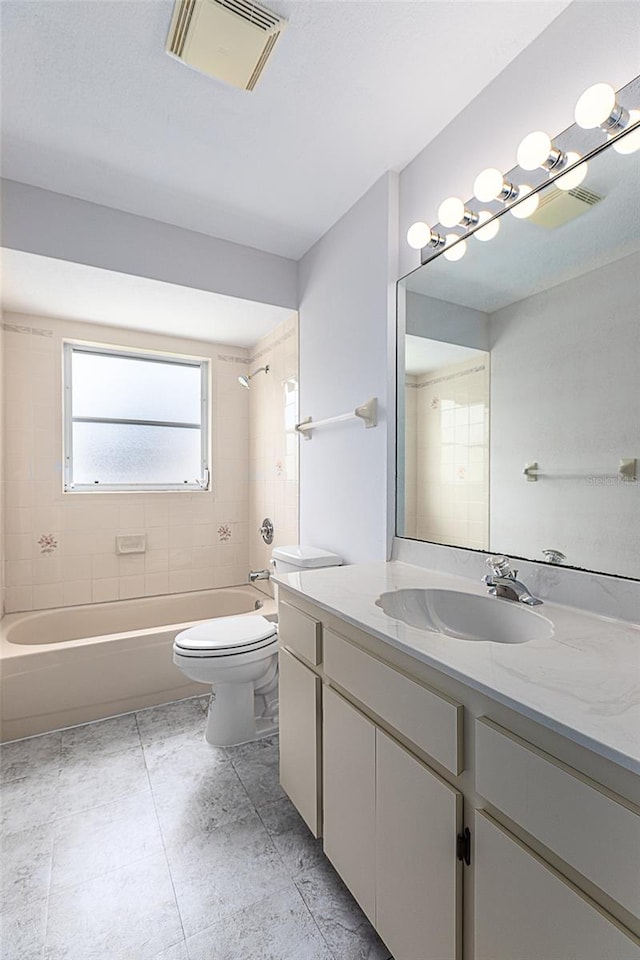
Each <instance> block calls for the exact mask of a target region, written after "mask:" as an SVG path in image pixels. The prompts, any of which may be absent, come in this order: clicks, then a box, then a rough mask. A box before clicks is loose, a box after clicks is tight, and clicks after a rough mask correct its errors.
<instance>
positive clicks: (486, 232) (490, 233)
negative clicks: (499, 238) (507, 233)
mask: <svg viewBox="0 0 640 960" xmlns="http://www.w3.org/2000/svg"><path fill="white" fill-rule="evenodd" d="M492 216H493V214H492V213H491V211H490V210H481V211H480V213H479V214H478V223H486V221H487V220H490V219H491V217H492ZM499 229H500V221H499V220H498V219H497V218H496V219H495V220H492V221H491V223H488V224H487V226H486V227H480V229H479V230H476V232H475V233H474V237H475V238H476V240H482V241H486V240H493V238H494V237H495V236H496V235H497V233H498V231H499Z"/></svg>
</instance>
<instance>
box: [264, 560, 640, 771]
mask: <svg viewBox="0 0 640 960" xmlns="http://www.w3.org/2000/svg"><path fill="white" fill-rule="evenodd" d="M274 580H275V582H276V583H280V584H282V585H283V586H284V587H286V588H287V589H288V590H290V591H292V592H293V593H295V594H298V595H299V596H301V597H304V598H305V599H307V600H309V601H311V602H312V603H315V604H317V605H318V606H319V607H321V608H322V609H324V610H327V611H328V612H330V613H333V614H335V615H336V616H338V617H341V618H342V619H344V620H346V621H348V622H349V623H351V624H353V625H354V626H356V627H359V628H361V629H362V630H365V631H366V632H368V633H371V634H373V635H374V636H376V637H378V638H379V639H381V640H383V641H385V642H387V643H390V644H392V645H393V646H394V647H397V648H398V649H399V650H402V651H403V652H405V653H408V654H410V655H411V656H413V657H416V659H418V660H421V661H422V662H424V663H426V664H428V665H429V666H431V667H433V668H435V669H436V670H439V671H441V672H442V673H444V674H446V675H448V676H450V677H453V678H455V679H456V680H460V681H462V682H463V683H465V684H466V685H467V686H469V687H473V688H474V689H476V690H479V691H481V692H482V693H484V694H487V695H488V696H490V697H492V698H493V699H494V700H496V701H498V702H500V703H503V704H505V705H506V706H508V707H511V708H512V709H514V710H516V711H517V712H519V713H521V714H523V715H524V716H527V717H530V718H531V719H533V720H536V721H538V722H539V723H542V724H544V725H545V726H547V727H549V728H550V729H552V730H555V731H556V732H558V733H560V734H562V735H563V736H566V737H568V738H570V739H571V740H574V741H575V742H576V743H579V744H582V745H583V746H585V747H587V748H588V749H590V750H593V751H594V752H595V753H597V754H600V755H601V756H603V757H606V758H607V759H609V760H613V761H614V762H615V763H618V764H620V765H621V766H623V767H626V768H627V769H629V770H631V771H633V772H635V773H640V626H636V625H634V624H630V623H627V622H624V621H620V620H612V619H608V618H606V617H601V616H598V615H597V614H593V613H587V612H584V611H581V610H577V609H575V608H573V607H567V606H561V605H560V604H555V603H550V602H549V603H548V602H545V603H544V605H543V606H541V607H537V608H536V612H539V613H541V614H542V615H543V616H545V617H547V618H548V619H549V620H551V621H552V623H553V626H554V636H553V637H552V638H551V639H546V640H531V641H529V642H527V643H491V642H486V641H480V642H472V641H466V640H458V639H455V638H450V637H446V636H444V635H443V634H439V633H431V632H428V631H426V630H420V629H417V628H415V627H410V626H408V625H407V624H405V623H403V622H401V621H399V620H395V619H392V618H391V617H389V616H387V615H386V614H385V613H383V611H382V610H381V609H380V608H379V607H377V606H376V603H375V601H376V600H377V599H378V597H379V596H380V595H381V594H382V593H385V592H386V591H389V590H398V589H403V588H427V587H431V588H440V589H445V590H461V591H463V592H465V593H473V594H478V595H486V588H485V587H484V586H483V585H482V584H479V583H478V584H477V583H474V582H473V581H472V580H468V579H465V578H463V577H457V576H452V575H450V574H444V573H438V572H437V571H434V570H426V569H424V568H423V567H417V566H412V565H410V564H407V563H401V562H398V561H391V562H389V563H382V562H378V563H367V564H354V565H353V566H344V567H333V568H330V569H324V570H311V571H309V572H304V573H290V574H282V575H278V576H275V577H274ZM495 602H496V603H510V602H511V601H509V600H502V599H496V600H495ZM523 613H524V611H523Z"/></svg>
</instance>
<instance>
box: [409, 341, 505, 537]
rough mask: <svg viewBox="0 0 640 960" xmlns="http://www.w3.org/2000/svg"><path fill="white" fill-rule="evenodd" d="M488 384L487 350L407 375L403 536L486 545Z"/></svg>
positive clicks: (487, 520) (487, 531)
mask: <svg viewBox="0 0 640 960" xmlns="http://www.w3.org/2000/svg"><path fill="white" fill-rule="evenodd" d="M489 389H490V382H489V355H488V354H487V358H486V361H479V360H477V359H474V360H473V361H470V362H466V363H462V364H455V365H452V366H449V367H443V368H441V369H439V370H438V371H437V372H435V373H428V374H420V375H418V376H415V377H408V378H407V390H406V393H407V398H406V430H407V434H406V462H407V476H408V484H407V494H406V501H405V510H406V527H405V530H406V534H405V535H406V536H407V537H416V538H417V539H419V540H432V541H434V542H436V543H447V544H450V545H452V546H459V547H470V548H474V549H477V550H486V549H488V536H489V396H490V395H489ZM414 478H415V479H414Z"/></svg>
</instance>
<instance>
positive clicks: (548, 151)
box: [516, 130, 553, 170]
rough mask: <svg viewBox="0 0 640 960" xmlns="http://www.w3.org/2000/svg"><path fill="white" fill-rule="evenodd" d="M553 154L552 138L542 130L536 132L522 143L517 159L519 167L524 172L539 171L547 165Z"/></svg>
mask: <svg viewBox="0 0 640 960" xmlns="http://www.w3.org/2000/svg"><path fill="white" fill-rule="evenodd" d="M552 152H553V147H552V146H551V138H550V137H548V136H547V134H546V133H543V132H542V130H536V131H535V133H530V134H528V135H527V136H526V137H525V138H524V140H522V141H521V142H520V146H519V147H518V153H517V157H516V159H517V161H518V166H519V167H520V168H521V169H522V170H537V168H538V167H543V166H544V165H545V163H546V162H547V161H548V160H549V157H550V156H551V155H552Z"/></svg>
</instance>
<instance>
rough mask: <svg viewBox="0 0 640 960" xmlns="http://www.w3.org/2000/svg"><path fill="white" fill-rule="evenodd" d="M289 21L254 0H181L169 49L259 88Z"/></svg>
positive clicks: (237, 83)
mask: <svg viewBox="0 0 640 960" xmlns="http://www.w3.org/2000/svg"><path fill="white" fill-rule="evenodd" d="M286 25H287V21H286V20H283V19H282V18H281V17H278V16H276V14H275V13H272V12H271V10H267V8H266V7H263V6H262V4H260V3H253V2H251V0H176V5H175V7H174V10H173V17H172V18H171V27H170V29H169V37H168V39H167V48H166V49H167V53H170V54H171V55H172V56H174V57H177V59H178V60H182V62H183V63H187V64H188V65H189V66H190V67H193V68H194V69H195V70H199V71H200V72H201V73H206V74H208V75H209V76H211V77H215V78H216V79H217V80H223V81H224V82H225V83H230V84H232V85H233V86H234V87H240V89H241V90H253V89H254V87H255V85H256V84H257V82H258V80H259V79H260V77H261V75H262V71H263V70H264V67H265V64H266V62H267V60H268V59H269V57H270V56H271V53H272V51H273V48H274V47H275V45H276V42H277V40H278V37H279V36H280V34H281V33H282V31H283V30H284V28H285V27H286Z"/></svg>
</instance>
